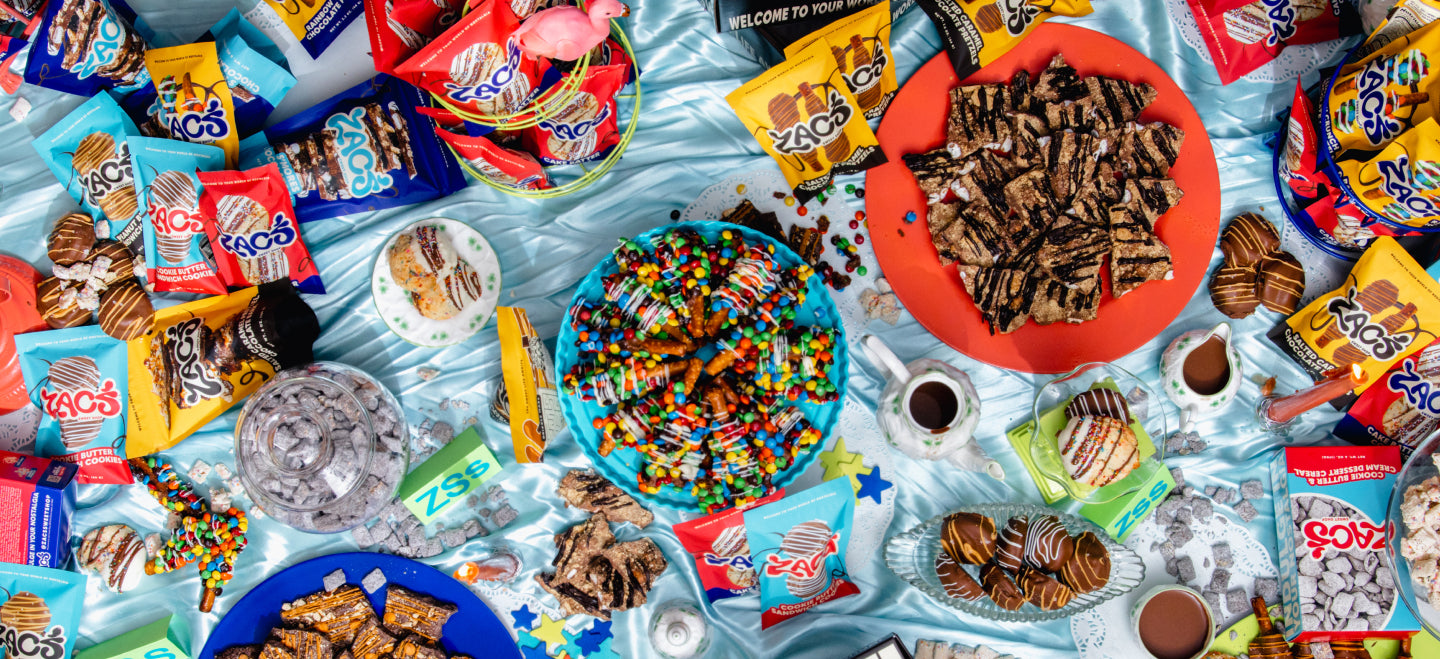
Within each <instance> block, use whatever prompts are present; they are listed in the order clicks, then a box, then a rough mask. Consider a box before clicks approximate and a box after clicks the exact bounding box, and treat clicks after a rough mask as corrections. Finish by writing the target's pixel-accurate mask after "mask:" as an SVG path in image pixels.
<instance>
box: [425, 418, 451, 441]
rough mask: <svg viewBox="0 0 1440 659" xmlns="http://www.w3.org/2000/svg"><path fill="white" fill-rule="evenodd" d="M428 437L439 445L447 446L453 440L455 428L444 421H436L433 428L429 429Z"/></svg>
mask: <svg viewBox="0 0 1440 659" xmlns="http://www.w3.org/2000/svg"><path fill="white" fill-rule="evenodd" d="M430 436H431V437H433V438H435V441H437V442H439V443H440V444H441V445H444V444H449V443H450V440H452V439H455V428H454V427H452V426H451V425H450V424H448V423H445V422H444V421H437V422H435V426H434V427H432V428H430Z"/></svg>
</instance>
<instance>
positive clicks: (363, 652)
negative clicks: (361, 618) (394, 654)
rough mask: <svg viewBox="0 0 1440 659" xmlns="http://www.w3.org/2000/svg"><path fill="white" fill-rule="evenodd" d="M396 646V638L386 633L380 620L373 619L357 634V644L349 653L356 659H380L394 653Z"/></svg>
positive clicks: (362, 626)
mask: <svg viewBox="0 0 1440 659" xmlns="http://www.w3.org/2000/svg"><path fill="white" fill-rule="evenodd" d="M395 645H396V639H395V637H394V636H391V635H390V634H388V633H386V632H385V628H384V627H382V626H380V621H379V620H377V619H375V618H371V619H369V620H366V621H365V624H363V625H361V626H360V629H359V630H357V631H356V632H355V643H354V644H353V645H351V646H350V650H349V652H350V654H351V655H352V656H353V657H354V658H355V659H380V657H383V656H385V655H387V654H389V653H390V652H391V651H393V650H394V649H395Z"/></svg>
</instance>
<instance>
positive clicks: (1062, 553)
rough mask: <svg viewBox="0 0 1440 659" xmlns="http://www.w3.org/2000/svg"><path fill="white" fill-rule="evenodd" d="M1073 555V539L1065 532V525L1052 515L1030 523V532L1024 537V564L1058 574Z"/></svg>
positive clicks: (1038, 518)
mask: <svg viewBox="0 0 1440 659" xmlns="http://www.w3.org/2000/svg"><path fill="white" fill-rule="evenodd" d="M1074 553H1075V539H1074V538H1071V537H1070V534H1069V533H1066V532H1065V525H1063V524H1061V523H1060V518H1058V517H1056V516H1054V515H1046V516H1044V517H1037V518H1035V520H1034V521H1032V522H1030V532H1029V533H1027V534H1026V535H1025V563H1026V564H1028V565H1030V566H1032V567H1036V568H1039V569H1041V570H1045V571H1046V572H1059V571H1060V566H1062V565H1064V564H1065V561H1068V560H1070V556H1071V555H1072V554H1074Z"/></svg>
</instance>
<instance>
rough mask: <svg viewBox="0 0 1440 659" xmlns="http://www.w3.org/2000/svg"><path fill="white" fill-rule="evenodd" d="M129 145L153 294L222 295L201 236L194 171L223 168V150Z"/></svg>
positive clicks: (141, 142)
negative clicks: (178, 292) (153, 289)
mask: <svg viewBox="0 0 1440 659" xmlns="http://www.w3.org/2000/svg"><path fill="white" fill-rule="evenodd" d="M129 141H130V157H131V159H132V161H133V169H134V172H135V187H136V189H138V190H139V191H140V207H141V209H142V211H141V218H142V228H143V230H144V237H145V265H146V268H147V275H148V277H149V281H150V283H151V284H153V285H154V286H155V290H157V291H181V292H186V293H205V294H207V295H224V294H225V283H224V282H222V281H221V280H220V274H219V272H218V271H217V270H216V269H215V253H214V252H213V251H211V248H210V240H209V239H208V238H206V236H205V223H204V220H203V219H202V218H201V214H200V180H199V179H198V178H196V176H195V172H196V171H197V170H199V171H205V172H213V171H218V170H221V169H224V168H225V150H224V149H221V148H220V147H218V146H212V145H208V144H194V143H191V142H181V141H178V140H164V139H160V138H157V137H134V138H131V139H130V140H129Z"/></svg>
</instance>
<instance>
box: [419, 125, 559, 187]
mask: <svg viewBox="0 0 1440 659" xmlns="http://www.w3.org/2000/svg"><path fill="white" fill-rule="evenodd" d="M435 132H436V134H438V135H439V136H440V139H441V140H442V141H444V142H445V143H446V144H448V145H450V148H452V149H454V150H455V154H456V155H458V156H460V157H461V158H463V159H464V160H465V162H466V163H467V164H469V165H470V166H471V167H473V168H474V169H475V171H477V172H479V173H480V174H481V175H482V176H484V177H485V178H487V179H489V180H490V181H492V182H494V183H498V184H500V185H504V186H508V187H512V188H516V189H519V190H544V189H546V188H549V187H552V186H551V184H550V177H548V176H546V175H545V168H544V166H542V165H541V164H540V162H539V161H537V160H535V156H532V155H530V154H528V153H525V152H524V151H517V150H515V149H507V148H505V147H503V146H500V145H498V144H496V143H494V142H492V141H491V140H490V138H489V137H485V136H483V135H457V134H455V133H452V132H450V131H448V130H444V129H436V131H435Z"/></svg>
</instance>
